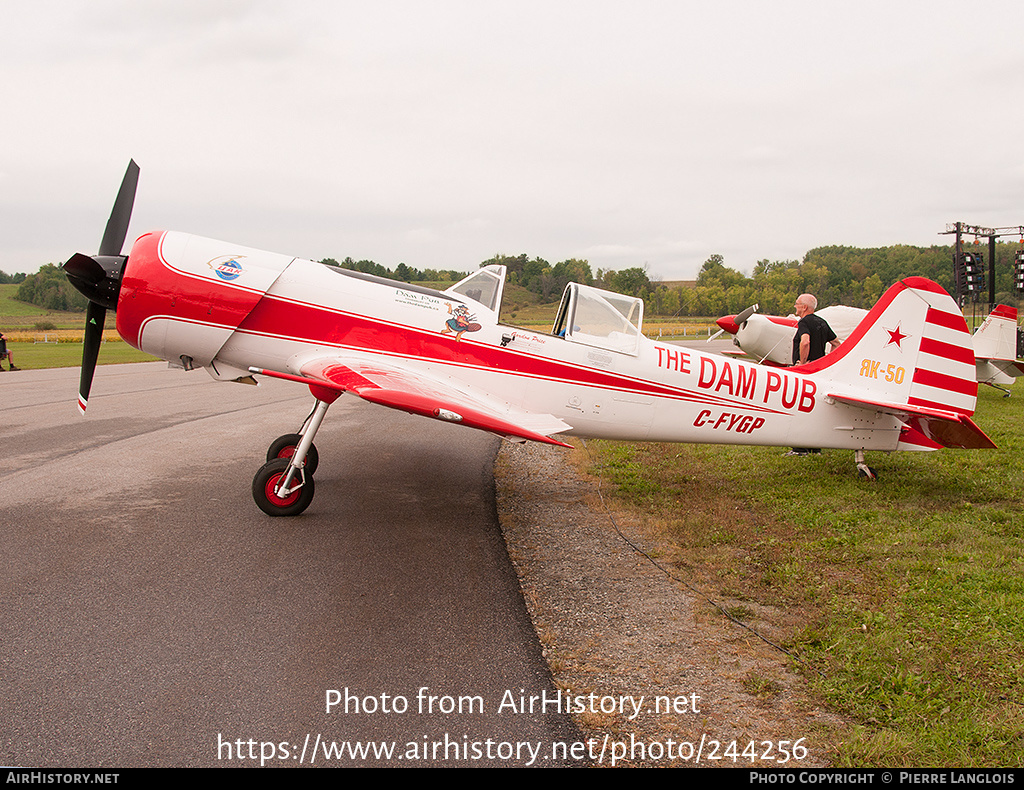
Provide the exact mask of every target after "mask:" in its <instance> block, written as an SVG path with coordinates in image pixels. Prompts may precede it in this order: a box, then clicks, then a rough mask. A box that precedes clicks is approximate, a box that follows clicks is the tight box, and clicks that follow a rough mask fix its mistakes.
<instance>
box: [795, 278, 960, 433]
mask: <svg viewBox="0 0 1024 790" xmlns="http://www.w3.org/2000/svg"><path fill="white" fill-rule="evenodd" d="M796 370H798V371H799V372H801V373H812V372H815V371H820V372H821V373H822V374H824V375H823V378H826V379H830V380H831V381H832V383H833V384H835V385H837V386H839V387H841V389H842V390H843V391H844V392H847V393H850V392H857V391H859V392H860V393H863V394H864V395H866V396H868V397H870V398H871V399H874V400H882V401H885V402H888V403H897V404H907V405H910V406H919V407H923V408H927V409H939V410H943V411H951V412H956V413H958V414H964V415H970V414H973V413H974V406H975V402H976V400H977V395H978V382H977V378H976V371H975V366H974V351H973V348H972V346H971V335H970V332H969V331H968V329H967V322H966V321H964V318H963V315H962V313H961V312H960V309H959V308H958V307H957V305H956V302H954V301H953V298H952V297H951V296H950V295H949V294H947V293H946V292H945V291H944V290H943V289H942V287H941V286H940V285H938V284H937V283H935V282H933V281H931V280H928V279H926V278H924V277H908V278H906V279H904V280H902V281H900V282H897V283H896V284H894V285H893V286H892V287H891V288H889V290H887V291H886V292H885V293H884V294H883V295H882V298H881V299H879V300H878V303H877V304H876V305H875V306H874V307H873V308H872V309H871V310H870V311H869V312H868V314H867V316H865V318H864V320H863V321H861V322H860V324H859V325H858V326H857V328H856V329H855V330H854V331H853V334H851V335H850V337H849V339H847V340H846V342H844V343H843V344H842V345H841V346H840V347H839V349H838V350H836V351H834V352H833V353H831V354H828V355H826V356H825V357H823V358H822V359H819V360H816V361H815V362H811V363H810V364H807V365H802V366H800V367H799V368H797V369H796Z"/></svg>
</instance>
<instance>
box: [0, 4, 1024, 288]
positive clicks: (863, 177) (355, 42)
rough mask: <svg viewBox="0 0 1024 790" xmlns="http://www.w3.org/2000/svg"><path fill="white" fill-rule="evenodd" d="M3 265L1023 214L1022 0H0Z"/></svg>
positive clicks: (504, 245)
mask: <svg viewBox="0 0 1024 790" xmlns="http://www.w3.org/2000/svg"><path fill="white" fill-rule="evenodd" d="M0 8H2V10H3V24H2V26H0V100H2V102H0V108H2V118H3V122H2V131H0V140H2V141H3V144H2V146H0V269H2V270H4V271H6V272H9V273H10V272H16V271H29V272H31V271H35V270H36V269H37V268H38V267H39V265H40V264H42V263H47V262H60V261H63V260H65V259H66V258H68V257H69V256H70V254H71V253H72V252H75V251H79V250H80V251H84V252H93V251H95V249H96V247H97V246H98V244H99V239H100V236H101V235H102V232H103V225H104V223H105V222H106V217H107V214H108V213H109V211H110V205H111V203H112V201H113V198H114V195H115V193H116V191H117V187H118V185H119V183H120V179H121V176H122V174H123V173H124V169H125V166H126V165H127V162H128V160H129V159H130V158H134V159H135V160H136V161H137V162H138V163H139V165H140V167H141V168H142V176H141V181H140V185H139V192H138V197H137V201H136V207H135V214H134V217H133V221H132V227H131V230H130V236H131V237H132V238H134V237H135V236H137V235H139V234H141V233H143V232H145V231H148V230H153V229H157V228H170V229H174V230H184V231H190V232H193V233H198V234H202V235H206V236H212V237H215V238H220V239H225V240H227V241H231V242H235V243H238V244H245V245H248V246H254V247H261V248H265V249H269V250H273V251H275V252H282V253H287V254H291V255H298V256H302V257H306V258H313V259H319V258H324V257H335V258H344V257H346V256H352V257H353V258H357V259H359V258H370V259H372V260H375V261H377V262H378V263H381V264H384V265H385V266H388V267H394V266H395V265H396V264H398V263H400V262H405V263H406V264H408V265H410V266H415V267H418V268H446V269H447V268H454V269H460V270H470V269H472V268H475V267H476V266H477V265H478V264H479V262H480V261H482V260H484V259H486V258H489V257H491V256H492V255H494V254H496V253H504V254H508V255H516V254H519V253H524V252H525V253H526V254H528V255H529V256H531V257H533V256H539V257H542V258H545V259H546V260H548V261H551V262H552V263H554V262H557V261H560V260H564V259H566V258H570V257H576V258H586V259H587V260H589V261H590V263H591V266H592V267H593V268H594V269H595V270H596V269H598V268H604V269H608V268H611V269H621V268H625V267H629V266H647V267H648V271H649V273H650V274H651V275H652V277H655V278H660V279H666V280H669V279H679V278H691V277H693V276H695V274H696V272H697V270H698V269H699V268H700V265H701V264H702V263H703V261H704V260H706V259H707V257H708V256H709V255H712V254H715V253H717V254H721V255H723V256H724V257H725V262H726V264H727V265H729V266H732V267H734V268H737V269H741V270H744V271H747V272H749V271H750V269H751V268H752V267H753V265H754V264H755V263H756V262H757V261H758V260H761V259H769V260H788V259H798V258H801V257H802V256H803V254H804V253H805V252H806V251H807V250H808V249H810V248H812V247H815V246H820V245H824V244H846V245H854V246H879V245H887V244H896V243H907V244H917V245H930V244H939V243H946V242H947V241H948V239H949V237H947V236H941V235H939V234H940V233H941V231H943V230H945V227H946V223H949V222H953V221H956V220H962V221H966V222H970V223H976V224H980V225H988V226H1009V225H1020V224H1024V4H1022V3H1020V2H1019V0H975V1H974V2H971V3H963V2H944V1H943V0H928V1H924V0H922V1H920V2H918V1H917V0H913V1H911V0H907V1H901V0H885V1H884V2H875V1H874V0H858V2H856V3H852V2H831V1H830V0H771V2H767V1H766V0H763V1H762V2H753V1H752V0H751V1H747V0H717V1H716V2H708V0H700V2H690V1H689V0H666V1H664V2H662V1H661V0H631V2H625V1H624V0H618V1H617V2H611V1H610V0H544V1H543V2H534V1H533V0H516V2H514V3H512V2H494V1H492V0H416V1H415V2H414V1H413V0H376V2H366V0H353V1H351V2H350V1H349V0H289V2H287V3H285V2H281V1H280V0H265V1H261V0H154V1H150V0H89V2H76V1H75V0H32V2H21V1H20V0H4V2H3V5H2V6H0Z"/></svg>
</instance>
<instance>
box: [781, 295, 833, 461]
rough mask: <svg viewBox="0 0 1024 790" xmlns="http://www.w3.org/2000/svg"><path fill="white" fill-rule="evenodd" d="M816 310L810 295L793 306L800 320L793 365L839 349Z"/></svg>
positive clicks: (803, 451)
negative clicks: (830, 350) (827, 349)
mask: <svg viewBox="0 0 1024 790" xmlns="http://www.w3.org/2000/svg"><path fill="white" fill-rule="evenodd" d="M817 308H818V300H817V299H816V298H815V297H814V296H813V295H812V294H800V296H798V297H797V298H796V304H795V305H793V309H794V311H795V312H796V316H797V318H799V319H800V320H799V322H797V325H796V335H795V336H794V337H793V364H794V365H805V364H807V363H808V362H813V361H814V360H816V359H821V358H822V357H823V356H825V354H826V353H828V352H827V351H826V350H825V346H831V347H832V350H833V351H834V350H835V349H837V348H839V340H838V339H837V338H836V333H835V332H833V331H832V327H830V326H829V325H828V321H826V320H825V319H824V318H822V317H821V316H818V315H815V314H814V311H815V310H816V309H817ZM820 452H821V450H820V449H819V448H817V447H794V448H793V449H792V450H790V451H789V452H788V453H786V455H800V456H803V455H811V454H812V453H820Z"/></svg>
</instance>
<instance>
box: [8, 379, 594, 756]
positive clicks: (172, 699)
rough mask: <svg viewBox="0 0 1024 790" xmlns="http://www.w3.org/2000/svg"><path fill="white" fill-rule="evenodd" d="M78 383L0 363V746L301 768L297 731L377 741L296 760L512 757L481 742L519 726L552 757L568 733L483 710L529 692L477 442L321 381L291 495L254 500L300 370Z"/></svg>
mask: <svg viewBox="0 0 1024 790" xmlns="http://www.w3.org/2000/svg"><path fill="white" fill-rule="evenodd" d="M77 380H78V371H77V370H73V369H64V370H45V371H20V372H16V373H4V374H3V378H2V379H0V410H2V414H3V418H4V419H3V422H2V424H0V447H2V448H3V449H2V451H0V537H2V542H0V623H3V626H2V628H3V639H2V640H0V679H2V682H0V711H2V718H3V721H2V724H0V764H2V765H7V766H36V767H39V766H49V767H69V766H89V767H104V766H114V767H125V768H127V767H136V766H231V765H237V766H244V765H254V764H259V763H260V762H261V756H262V757H265V756H266V755H267V754H268V753H269V752H271V751H272V752H273V756H272V758H271V759H269V760H265V762H266V764H267V765H268V766H269V765H273V766H281V765H299V764H308V761H309V757H311V756H312V754H311V753H310V752H311V747H312V746H313V745H314V743H315V742H316V741H315V740H314V739H318V740H319V743H321V744H342V743H349V744H392V748H397V752H395V753H393V754H392V756H391V757H390V758H386V757H385V758H379V759H374V758H373V757H372V756H368V757H367V758H366V759H362V760H360V759H356V760H352V759H350V758H348V757H343V756H338V754H340V753H336V754H335V757H334V759H328V758H327V757H326V756H325V755H326V754H327V751H326V749H327V748H328V747H326V746H323V747H320V748H321V751H319V752H317V753H316V762H315V763H314V764H316V765H338V764H344V765H349V764H353V763H355V764H381V763H384V764H390V765H479V764H485V765H498V764H509V765H521V764H524V762H526V761H525V759H521V758H522V756H523V753H522V752H521V751H520V754H519V755H518V756H517V757H516V758H511V759H507V760H506V759H504V758H505V756H506V755H508V754H510V753H511V752H510V751H509V747H504V746H502V744H516V743H522V742H532V743H538V744H542V745H543V747H544V751H542V752H541V753H540V755H539V756H538V758H537V760H536V761H535V764H538V765H551V764H552V763H551V761H550V759H548V757H549V751H548V746H549V744H551V743H552V742H557V741H566V740H573V739H578V738H579V737H580V736H579V733H578V731H577V730H576V729H575V728H574V726H573V725H572V723H571V721H570V720H569V719H568V717H566V716H564V715H561V714H559V713H557V712H555V711H551V710H549V712H547V713H540V714H536V713H535V714H522V713H518V712H515V711H514V710H512V709H509V708H508V707H507V706H506V707H505V708H501V702H502V700H503V699H507V698H508V694H509V693H511V694H512V695H513V696H514V697H515V698H516V699H519V698H521V695H522V696H526V697H530V696H533V695H539V694H541V693H542V692H544V691H545V690H546V691H548V693H550V692H551V689H552V687H551V680H550V675H549V673H548V670H547V666H546V664H545V662H544V659H543V657H542V656H541V653H540V646H539V643H538V641H537V638H536V635H535V633H534V630H533V626H532V625H531V623H530V620H529V616H528V614H527V612H526V608H525V606H524V603H523V600H522V596H521V592H520V589H519V584H518V581H517V579H516V576H515V573H514V571H513V569H512V567H511V564H510V562H509V560H508V556H507V553H506V549H505V545H504V543H503V541H502V537H501V534H500V531H499V529H498V526H497V522H496V514H495V505H494V498H493V481H492V478H491V475H492V461H493V458H494V454H495V452H496V448H497V446H498V440H497V439H496V438H494V437H492V436H491V435H489V434H485V433H481V432H479V431H472V430H466V429H461V428H457V427H454V426H449V425H444V424H439V423H434V422H432V421H429V420H424V419H422V418H419V417H413V416H411V415H406V414H403V413H399V412H394V411H391V410H387V409H383V408H380V407H375V406H372V405H370V404H365V403H362V402H360V401H358V399H356V398H354V397H350V396H346V397H343V398H341V399H340V400H339V401H338V402H337V403H336V404H335V405H334V406H332V407H331V410H330V412H329V413H328V416H327V420H326V421H325V423H324V426H323V427H322V429H321V431H320V433H319V435H318V437H317V445H318V447H319V449H320V467H319V469H318V471H317V474H316V498H315V499H314V501H313V504H312V505H311V506H310V508H309V510H307V511H306V513H304V514H303V515H301V516H299V517H297V518H291V519H287V518H276V519H275V518H270V517H268V516H265V515H264V514H263V513H261V512H260V511H259V510H258V509H257V508H256V506H255V504H254V503H253V501H252V497H251V493H250V484H251V480H252V477H253V475H254V474H255V472H256V470H257V469H258V468H259V467H260V465H261V464H262V463H263V459H264V455H265V453H266V448H267V446H268V445H269V444H270V442H271V441H272V440H273V439H274V438H275V437H276V436H278V435H279V434H283V433H290V432H293V431H295V430H297V429H298V427H299V425H300V424H301V423H302V420H303V419H304V417H305V416H306V414H307V412H308V410H309V408H310V407H311V405H312V398H311V396H310V395H309V392H308V390H306V389H305V388H304V387H302V386H301V385H296V384H292V383H289V382H281V381H273V380H264V381H263V382H262V384H261V386H260V387H258V388H257V387H251V386H244V385H240V384H224V383H216V382H214V381H212V380H211V379H210V378H209V377H208V376H207V375H206V374H205V373H204V372H202V371H194V372H190V373H184V372H182V371H175V370H168V369H167V367H166V365H164V364H163V363H151V364H142V365H113V366H101V367H100V368H98V370H97V374H96V379H95V382H94V385H93V392H92V397H91V399H90V403H89V411H88V414H87V415H86V416H84V417H83V416H81V415H79V414H78V412H77V408H76V404H75V392H76V389H77ZM424 690H426V691H424ZM331 691H335V692H339V693H345V692H347V694H348V695H349V704H348V711H347V712H346V711H345V710H344V708H343V706H341V705H335V706H334V707H333V708H332V709H330V710H328V706H327V702H328V700H329V698H330V693H331ZM429 697H434V701H433V703H432V704H431V705H430V706H429V709H425V708H426V706H425V703H424V700H425V699H427V698H429ZM403 699H404V707H405V710H404V711H399V710H398V708H400V707H402V706H403V703H402V700H403ZM352 700H358V703H357V704H353V702H352ZM370 708H373V710H370ZM439 742H440V743H442V744H444V743H447V744H448V746H447V747H445V748H443V749H442V751H441V752H440V753H439V752H438V748H437V747H436V746H434V744H436V743H439ZM485 742H486V743H488V744H490V746H488V747H487V748H486V749H485V747H484V746H483V744H485ZM475 744H480V747H479V749H476V750H474V749H473V746H474V745H475ZM350 748H351V747H350ZM359 748H363V747H359ZM377 748H380V747H379V746H378V747H377ZM400 755H401V759H399V756H400ZM488 755H491V756H492V759H488Z"/></svg>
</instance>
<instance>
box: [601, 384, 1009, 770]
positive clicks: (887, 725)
mask: <svg viewBox="0 0 1024 790" xmlns="http://www.w3.org/2000/svg"><path fill="white" fill-rule="evenodd" d="M1014 389H1016V392H1015V393H1014V395H1013V396H1012V397H1011V398H1009V399H1006V398H1003V397H1002V395H1001V394H1000V393H998V392H996V391H994V390H992V389H991V388H988V387H982V388H981V392H980V393H979V400H978V410H977V413H976V415H975V419H976V421H977V423H978V424H979V425H980V426H981V427H982V429H983V430H985V431H986V433H987V434H988V435H989V436H990V437H991V438H992V439H993V441H995V443H996V444H997V445H998V449H997V450H988V451H980V450H979V451H955V450H939V451H937V452H933V453H897V454H892V455H886V454H883V453H869V454H868V462H869V463H870V464H871V465H872V466H873V467H874V468H875V469H876V470H877V471H878V473H879V480H878V481H877V482H869V481H867V480H865V479H862V478H859V477H858V476H857V474H856V472H855V470H854V466H853V453H852V452H848V451H839V450H832V451H825V452H824V453H823V454H822V455H821V456H818V457H809V458H793V457H784V455H783V452H784V450H783V449H779V448H742V447H722V446H713V445H661V444H640V445H631V444H624V443H615V442H590V443H589V447H590V453H589V456H586V457H589V458H591V462H590V465H589V469H588V471H589V472H590V473H592V474H596V475H599V476H601V477H603V478H604V479H606V480H607V481H609V482H611V483H613V484H614V486H613V487H614V488H615V490H616V493H615V497H616V498H617V499H618V501H619V502H620V503H621V504H623V505H625V506H627V507H629V508H631V509H633V510H634V511H635V513H636V514H637V517H638V518H639V519H641V520H642V521H643V523H644V524H645V529H646V530H647V531H648V533H649V534H650V535H651V536H654V537H655V538H656V539H658V540H663V541H666V542H667V543H668V544H669V545H670V546H671V549H670V551H669V554H670V556H669V557H667V558H665V559H664V561H667V562H668V563H669V564H671V565H673V566H674V567H675V568H676V570H677V573H678V574H679V575H682V576H683V578H685V579H686V581H688V582H690V583H693V584H695V585H696V586H698V587H699V588H700V589H702V590H704V591H706V592H707V593H708V594H709V595H710V597H712V598H716V599H720V600H724V601H726V602H728V605H729V606H730V607H731V609H730V611H732V612H734V613H736V614H739V615H740V617H741V619H742V618H744V616H747V617H753V614H752V613H753V612H754V611H755V610H757V611H761V610H760V608H759V607H755V606H754V604H755V603H756V604H760V605H764V606H768V607H772V610H773V611H775V612H776V613H777V614H776V617H775V620H776V621H777V622H776V625H778V624H779V623H782V624H786V623H798V624H799V625H789V626H788V628H787V630H788V633H787V636H786V639H785V644H784V646H785V647H786V648H787V649H788V650H790V651H792V652H793V653H794V654H796V655H798V656H799V657H800V658H801V659H802V660H803V662H806V663H799V662H793V667H794V669H795V670H797V671H800V672H803V673H804V674H805V676H806V679H807V681H808V683H809V684H810V685H811V687H812V688H813V689H814V690H816V692H817V693H818V694H819V695H820V697H821V699H822V700H823V701H824V703H825V704H826V705H828V706H830V707H831V708H833V709H835V710H837V711H839V712H841V713H843V714H845V715H846V716H847V717H849V718H850V719H851V720H852V721H853V722H855V724H854V726H853V727H852V729H851V730H850V731H849V732H848V733H846V734H845V736H844V737H843V738H842V742H841V743H839V744H837V745H836V746H835V752H834V760H835V763H836V764H837V765H839V766H879V767H898V766H948V767H957V766H960V767H981V766H1020V765H1024V559H1022V558H1024V517H1022V512H1024V438H1022V430H1021V427H1022V425H1024V392H1022V391H1021V390H1020V385H1017V387H1015V388H1014ZM715 616H719V615H715ZM819 673H820V674H819ZM767 681H770V679H766V682H767Z"/></svg>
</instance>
